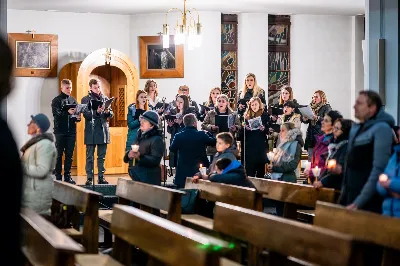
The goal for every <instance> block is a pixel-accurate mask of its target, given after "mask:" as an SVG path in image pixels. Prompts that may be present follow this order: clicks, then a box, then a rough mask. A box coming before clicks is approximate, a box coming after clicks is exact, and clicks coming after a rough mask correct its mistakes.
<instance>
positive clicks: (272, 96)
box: [268, 90, 281, 106]
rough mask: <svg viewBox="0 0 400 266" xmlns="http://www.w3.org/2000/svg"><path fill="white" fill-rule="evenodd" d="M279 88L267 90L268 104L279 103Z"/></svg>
mask: <svg viewBox="0 0 400 266" xmlns="http://www.w3.org/2000/svg"><path fill="white" fill-rule="evenodd" d="M280 94H281V91H280V90H268V106H272V105H276V104H279V96H280Z"/></svg>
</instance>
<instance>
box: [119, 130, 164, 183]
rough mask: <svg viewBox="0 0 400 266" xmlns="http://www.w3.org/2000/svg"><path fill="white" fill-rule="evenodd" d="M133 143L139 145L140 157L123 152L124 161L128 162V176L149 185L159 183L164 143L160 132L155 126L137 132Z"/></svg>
mask: <svg viewBox="0 0 400 266" xmlns="http://www.w3.org/2000/svg"><path fill="white" fill-rule="evenodd" d="M133 144H136V145H139V152H140V158H139V159H136V160H135V165H133V159H130V158H129V157H128V153H129V151H130V150H129V151H127V152H126V153H125V156H124V162H125V163H129V170H128V172H129V176H130V177H131V178H132V180H134V181H139V182H143V183H147V184H151V185H161V167H160V162H161V158H162V156H163V151H164V143H163V139H162V133H161V131H160V130H159V129H158V128H157V127H153V128H152V129H150V130H149V131H148V132H146V133H144V134H143V133H142V132H141V131H139V132H138V135H137V138H136V140H135V141H134V143H133Z"/></svg>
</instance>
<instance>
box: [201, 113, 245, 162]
mask: <svg viewBox="0 0 400 266" xmlns="http://www.w3.org/2000/svg"><path fill="white" fill-rule="evenodd" d="M216 115H217V110H216V109H214V110H211V111H209V112H208V113H207V115H206V117H205V118H204V122H203V124H201V128H202V129H203V130H207V131H208V132H210V133H212V134H213V135H214V136H216V135H217V134H218V133H220V132H219V131H217V132H215V131H212V130H211V127H212V126H215V120H216ZM227 115H228V116H229V115H233V116H234V117H235V119H234V121H235V122H234V125H235V126H236V131H235V132H234V131H232V130H231V129H229V132H230V133H231V134H232V136H233V137H235V135H236V134H235V133H236V132H238V131H239V130H240V118H239V116H238V115H237V113H235V112H233V111H232V110H231V109H230V108H228V113H227ZM228 119H229V118H228ZM234 146H236V145H234ZM215 153H217V149H216V148H215V146H209V147H207V155H211V156H214V155H215Z"/></svg>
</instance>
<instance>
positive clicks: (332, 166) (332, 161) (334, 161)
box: [327, 159, 336, 169]
mask: <svg viewBox="0 0 400 266" xmlns="http://www.w3.org/2000/svg"><path fill="white" fill-rule="evenodd" d="M327 167H328V169H333V168H335V167H336V160H335V159H331V160H329V161H328V165H327Z"/></svg>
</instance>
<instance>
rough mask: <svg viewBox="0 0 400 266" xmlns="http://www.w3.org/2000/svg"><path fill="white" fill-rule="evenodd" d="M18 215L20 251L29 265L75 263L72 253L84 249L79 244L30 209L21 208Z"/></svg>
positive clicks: (66, 265)
mask: <svg viewBox="0 0 400 266" xmlns="http://www.w3.org/2000/svg"><path fill="white" fill-rule="evenodd" d="M20 215H21V218H22V221H21V222H22V231H23V240H22V252H23V254H24V255H25V258H26V259H27V261H28V262H29V264H30V265H35V266H36V265H46V266H73V265H75V264H74V254H76V253H83V251H84V249H83V247H82V246H81V245H79V244H78V243H76V242H75V241H74V240H72V239H71V238H70V237H69V236H67V235H66V234H65V233H63V232H62V231H61V230H60V229H58V228H57V227H55V226H54V225H53V224H52V223H51V222H49V221H47V220H46V219H45V218H43V217H42V216H40V215H39V214H37V213H36V212H34V211H33V210H31V209H22V210H21V214H20ZM14 237H18V236H14Z"/></svg>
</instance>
